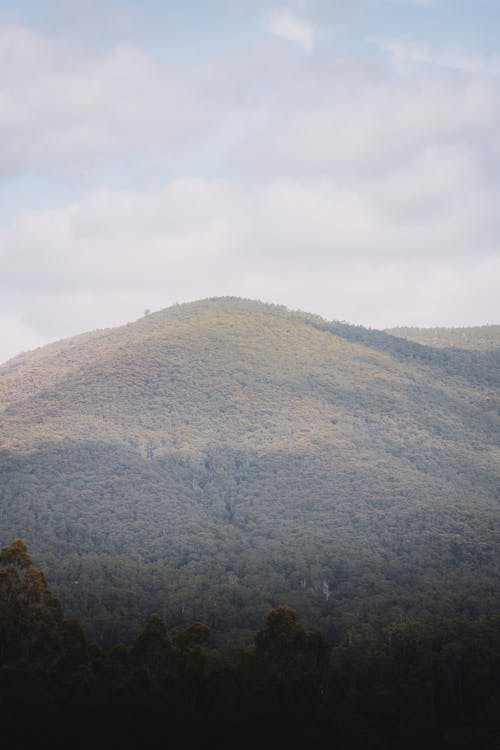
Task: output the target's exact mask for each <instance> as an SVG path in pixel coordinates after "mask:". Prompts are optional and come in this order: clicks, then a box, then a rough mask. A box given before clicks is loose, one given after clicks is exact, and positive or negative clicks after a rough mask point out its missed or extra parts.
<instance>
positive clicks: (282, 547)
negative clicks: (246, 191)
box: [0, 298, 499, 640]
mask: <svg viewBox="0 0 500 750" xmlns="http://www.w3.org/2000/svg"><path fill="white" fill-rule="evenodd" d="M478 348H479V347H478ZM498 364H499V356H498V352H497V351H494V350H485V351H482V352H478V351H467V350H458V349H453V350H451V349H446V350H444V351H443V350H436V349H432V348H429V347H426V346H423V345H421V344H419V343H415V342H411V341H406V340H404V338H399V337H395V336H393V335H391V334H389V333H384V332H381V331H370V330H367V329H363V328H361V327H356V326H348V325H346V324H342V323H328V322H326V321H324V320H322V319H320V318H317V317H315V316H311V315H307V314H304V313H293V312H289V311H288V310H286V309H285V308H282V307H277V306H273V305H264V304H262V303H258V302H252V301H249V300H239V299H233V298H227V299H226V298H225V299H215V300H205V301H201V302H197V303H191V304H187V305H178V306H175V307H172V308H168V309H166V310H162V311H160V312H158V313H154V314H152V315H148V316H146V317H144V318H142V319H140V320H138V321H137V322H135V323H132V324H128V325H126V326H123V327H121V328H116V329H109V330H103V331H96V332H93V333H90V334H85V335H83V336H78V337H75V338H73V339H68V340H65V341H62V342H58V343H56V344H53V345H50V346H48V347H43V348H41V349H38V350H36V351H34V352H30V353H27V354H23V355H21V356H19V357H17V358H14V359H13V360H10V361H9V362H7V363H5V364H4V365H3V366H2V367H0V413H1V415H2V419H1V424H0V451H1V452H0V471H1V475H2V488H1V493H2V495H1V498H0V500H1V503H0V508H1V510H0V512H1V513H2V516H1V519H0V521H1V528H2V537H3V538H2V540H1V541H2V542H6V541H9V540H10V538H12V537H14V536H24V537H25V538H26V539H27V540H28V542H29V545H30V548H31V549H32V550H33V552H34V553H35V556H37V559H38V560H39V561H40V563H41V564H44V565H45V567H47V568H48V571H49V574H50V578H51V580H53V581H55V582H56V586H57V588H58V589H59V590H60V592H61V594H62V595H63V597H64V600H65V604H66V608H67V609H69V610H71V611H73V612H74V613H75V614H77V615H78V616H79V617H80V618H81V619H82V620H84V622H86V624H87V626H88V627H89V628H90V629H91V630H92V632H93V633H94V635H95V636H96V637H97V638H99V639H101V640H103V639H104V640H105V639H106V638H112V637H115V636H116V634H117V633H118V634H119V635H120V636H123V637H130V634H131V633H133V632H135V629H137V627H139V626H140V624H141V623H142V622H143V618H144V615H145V614H147V613H148V612H149V611H154V610H158V611H161V613H162V614H163V615H164V616H165V617H166V618H167V619H169V620H170V622H172V623H173V624H175V623H179V624H181V623H182V622H184V621H190V620H192V619H193V618H195V619H196V618H198V619H201V618H202V619H206V620H208V621H209V622H210V624H211V626H212V628H213V629H215V631H217V632H218V631H221V632H222V631H228V630H237V631H238V632H239V633H240V634H241V635H243V634H244V631H245V628H250V629H251V628H255V627H258V623H259V622H261V621H262V617H263V615H264V614H265V612H266V611H267V610H268V608H269V606H273V605H274V604H276V603H280V602H282V601H286V602H287V603H289V604H291V605H294V606H296V607H297V608H298V609H299V611H300V612H301V614H302V616H303V617H304V618H305V619H306V621H307V618H309V619H310V620H311V621H312V620H313V619H314V620H315V622H316V623H317V622H320V623H322V624H323V626H324V627H325V628H326V629H328V628H330V629H332V628H334V627H337V626H338V625H340V626H344V625H348V624H349V623H352V622H355V621H357V620H359V619H363V618H365V617H369V618H370V619H379V620H383V619H385V618H389V617H394V616H395V615H396V616H398V615H405V614H417V613H425V612H439V611H442V610H443V609H446V608H447V607H451V608H459V607H462V608H463V607H465V608H467V607H472V608H474V607H476V608H477V607H479V606H480V607H485V608H486V609H488V608H492V607H495V606H498V596H497V594H496V591H497V586H498V564H499V559H498V552H497V550H498V541H499V533H498V531H499V530H498V505H499V471H498V469H499V450H498V434H499V419H498V415H499V410H498V372H499V369H498Z"/></svg>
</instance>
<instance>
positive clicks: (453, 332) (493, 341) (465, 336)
mask: <svg viewBox="0 0 500 750" xmlns="http://www.w3.org/2000/svg"><path fill="white" fill-rule="evenodd" d="M386 332H387V333H390V334H392V335H393V336H398V337H399V338H402V339H408V341H416V342H417V343H418V344H423V345H424V346H432V347H438V348H443V349H444V348H456V349H472V350H476V351H483V352H484V351H491V350H495V349H500V326H494V325H487V326H475V327H470V328H404V327H402V328H388V329H387V331H386Z"/></svg>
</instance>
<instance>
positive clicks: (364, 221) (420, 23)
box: [0, 0, 500, 361]
mask: <svg viewBox="0 0 500 750" xmlns="http://www.w3.org/2000/svg"><path fill="white" fill-rule="evenodd" d="M499 27H500V3H499V2H498V0H475V1H474V2H470V0H349V2H346V0H342V1H339V0H282V1H281V2H280V1H279V0H278V2H276V4H274V3H273V1H272V0H266V2H263V1H261V0H182V2H177V1H176V0H172V1H171V2H169V1H168V0H162V1H160V0H140V2H139V0H134V1H132V0H120V1H119V2H118V1H117V2H114V1H113V0H11V1H9V0H0V361H4V360H6V359H8V358H10V357H12V356H14V355H16V354H17V353H19V352H21V351H26V350H29V349H33V348H35V347H37V346H41V345H43V344H45V343H48V342H50V341H54V340H58V339H61V338H64V337H67V336H72V335H75V334H78V333H81V332H84V331H89V330H94V329H97V328H107V327H110V326H115V325H122V324H124V323H127V322H130V321H133V320H136V319H138V318H139V317H141V316H142V315H143V314H144V311H145V310H146V309H148V310H151V311H154V310H158V309H162V308H164V307H168V306H169V305H172V304H175V303H181V302H189V301H192V300H197V299H204V298H207V297H216V296H226V295H230V296H238V297H247V298H251V299H258V300H262V301H264V302H271V303H277V304H282V305H286V306H287V307H288V308H290V309H300V310H305V311H308V312H313V313H317V314H319V315H322V316H323V317H325V318H327V319H329V320H343V321H347V322H350V323H356V324H362V325H365V326H368V327H371V328H386V327H391V326H397V325H408V326H422V327H429V326H471V325H485V324H498V323H499V322H500V315H499V299H500V295H499V291H498V290H499V288H500V284H499V282H500V210H499V206H500V51H499V47H498V29H499Z"/></svg>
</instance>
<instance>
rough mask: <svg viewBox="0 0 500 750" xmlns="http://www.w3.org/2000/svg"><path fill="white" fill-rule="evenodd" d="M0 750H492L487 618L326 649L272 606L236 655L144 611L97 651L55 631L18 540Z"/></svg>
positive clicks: (1, 604) (48, 602)
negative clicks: (282, 748) (161, 749)
mask: <svg viewBox="0 0 500 750" xmlns="http://www.w3.org/2000/svg"><path fill="white" fill-rule="evenodd" d="M0 636H1V637H0V712H1V715H2V739H3V741H4V742H6V743H9V744H10V743H11V742H13V741H15V742H16V743H17V744H18V745H19V744H21V746H22V747H26V746H28V744H29V743H31V742H39V741H40V738H43V741H44V744H45V745H47V746H48V747H68V746H71V747H82V748H87V747H88V746H89V744H92V745H95V744H96V743H97V744H98V745H99V746H106V747H117V748H118V747H119V748H127V747H137V746H138V745H139V746H142V747H148V746H150V745H151V744H152V743H154V744H155V745H157V744H161V743H169V742H171V741H172V738H174V737H175V738H176V741H182V743H183V745H186V744H188V745H191V743H192V744H193V745H194V743H195V742H196V744H198V743H199V742H201V741H203V742H205V743H206V742H215V743H217V745H218V746H219V747H220V746H229V745H231V747H233V746H234V744H238V745H243V746H254V745H255V743H256V742H262V741H267V743H271V745H272V744H274V743H276V742H278V743H281V744H284V743H286V745H288V744H293V743H297V742H300V743H306V746H307V747H324V746H325V743H326V742H331V743H332V744H333V745H334V746H335V747H338V748H346V749H347V748H363V749H369V748H373V749H375V748H378V749H379V750H382V749H384V750H386V749H387V750H390V749H391V748H393V749H394V750H396V748H398V749H399V748H401V747H408V748H421V747H424V746H425V747H432V748H433V747H436V748H440V750H446V748H449V749H450V750H451V749H452V748H453V750H459V749H460V748H474V749H475V750H480V749H483V750H486V749H490V750H494V749H495V748H498V746H499V744H498V743H499V741H500V711H499V709H500V616H499V615H496V616H486V617H485V616H482V617H476V618H468V619H466V618H459V617H454V618H448V619H443V618H440V619H437V620H434V621H427V622H426V621H422V620H406V621H399V622H396V623H389V624H387V625H385V626H383V627H379V628H374V627H371V626H369V625H357V626H353V627H352V628H350V629H349V631H348V633H347V634H346V637H345V638H343V639H342V640H341V641H340V642H339V643H338V644H337V645H335V646H333V647H332V646H331V644H329V643H328V641H327V639H326V638H325V637H324V635H323V634H322V633H321V632H320V631H318V630H308V629H306V628H305V627H304V626H303V625H302V623H301V622H300V620H299V619H298V618H297V614H296V612H295V611H294V610H293V609H292V608H290V607H288V606H286V605H282V606H279V607H275V608H273V609H272V610H271V611H270V612H268V614H267V617H266V619H265V622H263V623H262V624H261V627H260V629H259V630H258V631H257V632H256V633H255V634H254V636H253V638H252V641H251V643H249V645H247V646H245V647H242V646H239V647H232V648H231V647H229V646H227V647H225V648H223V649H214V648H209V645H208V644H209V640H210V632H209V628H208V626H207V625H206V624H205V623H201V622H193V623H191V624H190V625H189V626H187V627H185V628H183V629H175V628H168V627H167V626H166V624H165V622H164V621H163V619H162V618H161V617H160V616H159V615H158V614H154V615H152V616H151V617H150V618H149V619H148V621H147V622H146V623H145V624H144V627H143V628H142V630H141V631H140V632H139V634H138V636H137V637H136V639H135V640H134V642H133V643H132V644H130V645H125V644H122V643H116V644H115V645H114V646H113V647H112V648H110V649H109V650H107V651H105V650H102V649H101V648H99V647H98V646H97V645H96V644H93V643H89V642H88V640H87V639H86V637H85V634H84V631H83V629H82V627H81V625H80V624H79V623H78V621H76V620H72V619H66V618H65V616H64V613H63V608H62V606H61V602H60V601H59V599H57V598H56V597H54V596H53V595H52V594H51V592H50V590H49V587H48V585H47V582H46V580H45V576H44V574H43V572H42V571H40V570H39V569H37V568H35V567H34V566H33V565H32V561H31V557H30V554H29V552H28V549H27V547H26V544H25V543H24V541H23V540H22V539H16V540H14V541H13V542H12V543H11V544H9V545H6V546H4V547H3V548H2V550H1V552H0Z"/></svg>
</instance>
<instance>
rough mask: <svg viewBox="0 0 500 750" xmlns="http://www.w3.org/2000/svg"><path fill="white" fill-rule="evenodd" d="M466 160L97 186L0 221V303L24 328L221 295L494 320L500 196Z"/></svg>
mask: <svg viewBox="0 0 500 750" xmlns="http://www.w3.org/2000/svg"><path fill="white" fill-rule="evenodd" d="M469 168H470V165H468V163H467V162H463V161H462V160H461V157H460V155H456V154H455V155H454V154H448V155H447V158H446V159H444V158H443V157H442V155H441V154H439V153H434V154H433V153H429V154H427V156H426V157H425V158H423V159H422V161H421V162H419V163H416V164H415V165H413V167H412V169H411V170H410V169H407V170H406V171H405V170H404V169H402V170H400V171H396V172H393V173H392V174H391V175H390V176H388V177H387V178H385V179H382V180H380V179H379V180H374V179H372V178H371V177H367V178H366V179H363V180H362V181H360V180H357V181H356V183H355V184H353V185H348V184H346V183H345V181H343V180H336V179H335V178H332V177H330V178H316V177H314V178H313V177H312V178H308V179H307V180H306V179H304V178H302V179H300V180H297V179H294V178H289V179H271V180H258V181H255V182H252V183H246V184H242V183H235V182H232V181H229V180H202V179H191V180H174V181H172V182H170V183H168V184H167V185H166V186H165V187H164V188H162V189H160V190H154V191H149V192H148V193H146V194H144V193H139V192H125V193H118V192H114V191H96V192H94V193H92V194H90V195H89V196H87V197H86V198H85V199H84V200H83V201H81V202H79V203H76V204H74V205H71V206H68V207H66V208H63V209H59V210H56V211H51V212H48V211H36V212H31V213H28V214H25V215H24V216H21V217H19V219H18V221H17V222H16V223H15V224H14V225H13V226H11V227H10V228H8V229H3V230H1V231H0V264H1V267H2V269H4V270H3V273H2V277H1V288H0V291H1V296H2V299H3V301H4V302H3V304H4V306H5V309H8V308H9V305H10V306H11V307H12V309H14V307H15V306H17V309H19V308H21V309H22V310H23V325H24V326H26V327H27V328H28V329H29V331H30V336H31V338H29V337H24V339H23V341H24V340H26V341H31V340H35V341H38V340H42V339H47V338H50V337H52V338H56V337H60V336H62V335H70V334H73V333H76V332H78V331H82V330H87V329H92V328H96V327H103V326H108V325H116V324H118V323H122V322H126V321H127V320H130V319H131V317H132V318H133V317H138V316H139V315H141V314H142V311H143V310H144V308H146V307H148V308H150V309H158V308H161V307H165V306H167V305H169V304H172V303H174V302H176V301H179V302H180V301H184V300H190V299H196V298H203V297H208V296H216V295H228V294H229V295H234V294H235V295H241V296H249V297H254V298H260V299H267V300H268V301H275V302H281V303H283V304H286V305H288V306H290V307H300V308H302V309H306V310H310V311H313V312H317V313H319V314H322V315H324V316H326V317H328V318H341V319H347V320H351V321H353V322H358V323H364V324H365V325H371V326H375V327H384V326H389V325H396V324H404V323H406V324H420V325H425V324H428V325H429V324H439V323H441V324H447V325H453V324H455V325H465V324H473V323H481V322H485V320H490V321H493V320H494V315H495V310H496V304H497V302H496V290H495V289H494V286H495V285H494V284H493V283H492V278H493V274H498V271H499V270H500V261H499V260H498V250H499V247H498V239H497V238H498V229H499V226H498V224H499V220H498V215H497V214H498V212H497V205H498V201H497V197H498V196H497V194H495V193H492V192H491V191H490V190H488V189H487V188H486V187H484V186H483V187H481V186H480V185H477V184H475V185H472V183H471V181H470V179H469V178H470V173H469V172H468V170H469ZM471 247H473V249H474V252H473V254H471ZM464 299H466V300H467V304H466V305H464ZM62 311H63V314H62ZM9 320H10V319H6V318H4V325H6V324H8V323H9ZM20 333H21V332H20ZM21 338H22V337H21V336H20V339H19V348H25V344H24V343H21ZM11 340H12V338H11ZM4 351H5V350H4ZM14 351H15V349H14V348H13V351H12V353H14Z"/></svg>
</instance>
